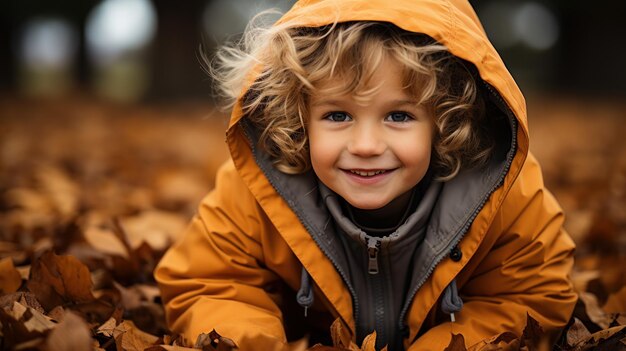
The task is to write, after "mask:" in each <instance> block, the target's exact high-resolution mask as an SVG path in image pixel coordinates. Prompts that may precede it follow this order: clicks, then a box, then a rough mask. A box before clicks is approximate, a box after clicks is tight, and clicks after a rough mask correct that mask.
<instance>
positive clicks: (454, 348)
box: [444, 334, 467, 351]
mask: <svg viewBox="0 0 626 351" xmlns="http://www.w3.org/2000/svg"><path fill="white" fill-rule="evenodd" d="M466 350H467V348H466V347H465V338H464V337H463V335H462V334H452V338H451V339H450V344H448V346H447V347H446V348H445V349H444V351H466Z"/></svg>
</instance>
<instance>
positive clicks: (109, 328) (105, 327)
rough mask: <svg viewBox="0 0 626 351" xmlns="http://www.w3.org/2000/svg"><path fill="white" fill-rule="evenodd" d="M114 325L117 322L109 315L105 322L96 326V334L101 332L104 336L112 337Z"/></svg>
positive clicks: (115, 325)
mask: <svg viewBox="0 0 626 351" xmlns="http://www.w3.org/2000/svg"><path fill="white" fill-rule="evenodd" d="M115 327H117V322H116V321H115V318H113V317H111V318H109V319H108V320H107V321H106V322H104V324H102V325H101V326H100V327H98V330H97V331H96V334H101V335H104V336H106V337H112V336H113V331H114V330H115Z"/></svg>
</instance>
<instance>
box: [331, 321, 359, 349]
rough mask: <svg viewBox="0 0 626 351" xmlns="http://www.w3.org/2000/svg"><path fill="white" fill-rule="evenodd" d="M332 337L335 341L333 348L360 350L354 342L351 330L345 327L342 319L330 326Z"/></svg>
mask: <svg viewBox="0 0 626 351" xmlns="http://www.w3.org/2000/svg"><path fill="white" fill-rule="evenodd" d="M330 336H331V338H332V340H333V346H335V347H338V348H343V349H348V350H355V351H358V350H360V347H358V346H357V345H356V344H355V343H354V342H352V335H351V334H350V332H349V329H348V328H346V327H345V326H344V325H343V322H342V321H341V319H340V318H337V319H335V321H334V322H333V324H331V326H330Z"/></svg>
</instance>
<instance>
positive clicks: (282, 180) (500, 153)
mask: <svg viewBox="0 0 626 351" xmlns="http://www.w3.org/2000/svg"><path fill="white" fill-rule="evenodd" d="M485 88H486V91H487V96H488V99H489V103H488V105H489V106H488V112H487V113H488V114H489V116H490V118H489V121H490V123H493V124H494V125H496V124H497V125H498V126H497V128H496V131H497V132H496V133H497V135H496V140H497V141H498V143H497V144H496V149H495V150H494V153H493V155H492V157H491V158H490V161H489V162H488V163H487V164H486V165H484V166H483V167H480V168H474V169H467V170H464V171H462V172H460V173H459V174H458V175H457V176H456V177H455V178H453V179H452V180H450V181H448V182H445V183H437V185H436V186H432V185H431V187H430V188H429V189H428V191H427V193H428V196H429V197H428V198H427V199H426V196H425V199H424V200H423V201H426V200H427V201H433V202H434V203H433V204H432V205H429V206H428V207H430V208H432V212H431V213H430V217H428V216H427V217H428V221H427V224H426V225H425V228H423V229H419V230H417V231H416V232H414V233H413V234H414V235H417V236H423V237H422V239H421V241H419V240H417V239H416V238H412V239H411V240H413V241H415V243H414V248H413V247H411V248H407V250H405V251H403V252H402V253H398V254H395V253H394V255H392V256H390V258H392V260H390V261H393V262H391V263H389V264H385V265H383V269H385V270H389V269H390V267H393V270H394V271H393V272H394V274H391V272H388V273H389V274H385V276H387V277H388V278H389V279H390V281H388V282H386V284H388V285H390V286H393V287H394V290H396V288H395V287H397V288H398V290H397V291H398V292H399V291H404V292H405V293H404V294H403V296H402V297H400V293H398V296H397V297H395V296H394V299H395V298H399V299H401V300H402V302H401V303H400V304H398V305H399V306H401V308H400V311H399V312H398V313H395V312H394V313H388V314H385V315H386V316H388V315H391V314H392V315H393V316H394V317H390V318H391V319H393V320H390V321H387V322H388V323H392V324H395V332H393V333H392V334H394V335H389V337H391V338H393V339H387V340H400V338H398V337H397V335H398V333H401V332H402V331H403V330H405V329H406V322H405V317H406V314H407V311H408V308H409V306H410V303H411V301H412V299H413V297H414V296H415V294H416V293H417V290H418V289H419V287H420V286H421V285H422V284H423V283H424V281H426V279H428V276H429V275H430V274H431V273H432V271H433V270H434V268H435V266H436V265H437V264H438V263H439V262H440V261H441V260H442V259H443V258H444V257H445V256H447V255H448V254H449V252H450V251H451V250H452V248H453V247H454V246H456V245H457V244H458V243H459V241H460V240H461V238H462V237H463V235H464V234H465V233H466V232H467V230H468V229H469V227H470V225H471V224H472V222H473V220H474V218H475V217H476V215H477V214H478V212H479V211H480V210H481V209H482V207H483V206H484V204H485V202H486V201H487V200H488V198H489V196H490V195H491V194H492V193H493V191H495V190H496V189H497V188H498V187H499V186H500V185H501V184H502V181H503V179H504V176H505V175H506V173H507V172H508V169H509V167H510V164H511V162H512V160H513V157H514V155H515V152H516V146H517V143H516V139H515V136H516V132H517V120H516V119H515V116H514V115H513V113H512V112H511V111H510V109H509V108H508V107H507V106H506V105H505V104H504V102H503V100H502V98H501V97H500V96H499V95H498V94H497V93H495V90H494V89H493V88H491V87H490V86H488V85H486V83H485ZM240 123H241V124H242V127H243V129H244V131H245V133H246V134H247V136H248V138H249V140H250V146H251V148H252V152H253V154H254V157H255V159H256V162H257V164H258V165H259V167H260V168H261V170H262V171H263V173H264V174H265V176H266V177H267V179H268V180H269V182H270V183H271V184H272V186H273V187H274V188H275V190H276V191H277V192H278V194H280V195H281V196H282V197H283V198H284V199H285V201H286V202H287V203H288V205H289V207H290V208H291V209H292V210H293V211H294V213H295V214H296V215H297V216H298V218H299V220H300V221H301V222H302V224H303V225H304V227H305V228H306V229H307V230H308V232H309V233H310V235H311V237H312V238H313V239H314V241H315V242H316V243H317V245H318V246H319V247H320V249H321V250H322V251H323V252H324V254H325V255H326V256H327V257H328V258H329V259H330V261H331V262H332V263H333V265H334V266H335V268H336V269H337V272H338V273H339V274H340V276H341V277H342V279H343V281H344V283H345V285H346V288H347V289H348V290H349V291H350V294H351V296H352V302H353V309H354V316H355V320H356V321H357V326H359V324H361V325H366V324H367V323H361V322H360V321H363V320H366V319H368V318H370V316H371V315H372V314H375V311H371V308H370V307H371V306H370V303H371V302H368V298H369V297H370V296H371V295H372V292H371V291H368V290H367V289H366V290H365V291H363V289H364V288H363V286H364V285H367V283H366V282H364V281H363V280H369V279H368V277H373V276H368V275H367V267H363V265H364V264H365V263H364V261H363V259H362V257H361V256H360V255H359V254H358V252H359V250H362V249H363V247H360V248H357V247H356V246H357V245H363V243H361V244H358V243H357V242H356V241H354V240H348V241H346V240H345V238H346V236H345V234H343V233H342V232H344V231H345V232H347V233H348V234H349V235H350V237H355V236H360V235H362V234H361V233H359V232H357V231H352V229H350V230H345V229H343V230H338V227H340V226H341V225H342V223H343V221H339V223H337V221H336V220H335V218H336V216H335V218H334V217H333V216H332V215H331V213H330V211H331V208H332V207H333V206H334V205H332V204H333V203H334V201H333V200H330V201H325V200H324V197H325V195H324V194H325V193H324V191H323V190H321V189H320V188H319V186H318V179H317V177H316V176H315V174H314V173H313V171H309V172H306V173H303V174H297V175H288V174H284V173H282V172H280V171H278V170H276V169H275V168H274V167H273V165H272V161H271V160H270V159H269V157H268V155H267V154H266V153H264V152H262V150H261V149H260V148H258V147H256V144H257V143H256V140H258V136H259V135H260V131H259V130H257V129H256V128H255V127H254V126H253V125H252V124H251V123H250V122H249V121H248V120H247V119H245V118H244V119H242V120H241V122H240ZM435 183H436V182H433V184H435ZM431 195H432V196H435V195H438V196H435V197H436V199H434V200H431V198H430V196H431ZM326 197H328V196H327V195H326ZM425 207H426V206H425ZM420 209H421V205H420V206H418V209H417V211H418V212H419V211H420ZM333 211H334V210H333ZM418 217H420V216H417V215H416V216H410V217H409V218H408V219H407V223H406V224H405V226H403V227H405V229H407V228H408V227H413V228H417V227H420V226H419V225H417V224H411V223H408V221H411V220H412V219H414V220H417V221H419V219H416V218H418ZM420 218H421V217H420ZM337 224H339V226H338V225H337ZM422 227H423V226H422ZM357 230H358V228H357ZM403 230H404V229H403ZM351 231H352V233H351ZM398 231H400V228H399V230H398ZM408 232H412V230H407V233H408ZM408 236H409V235H395V236H394V235H390V236H388V237H386V238H384V239H383V240H384V242H385V244H383V246H384V247H390V246H391V245H392V243H393V247H396V246H397V247H398V250H401V248H402V244H400V242H402V241H405V240H407V238H408ZM398 244H400V245H398ZM381 247H382V246H381ZM346 248H347V249H348V252H349V253H347V252H346V251H345V249H346ZM353 250H354V251H353ZM350 252H351V253H350ZM400 266H405V267H411V269H410V270H409V271H410V272H409V273H408V276H405V274H403V273H402V272H401V271H399V272H398V274H396V270H397V269H399V268H398V267H400ZM355 267H362V269H361V271H360V272H356V273H355ZM362 272H366V273H365V274H363V273H362ZM376 276H378V275H376ZM380 276H382V275H380ZM351 278H356V279H351ZM385 279H387V278H385ZM384 283H385V282H379V283H378V284H384ZM400 287H402V288H400ZM388 307H389V308H390V309H393V307H391V305H388ZM392 329H394V328H392ZM366 332H369V331H366V330H357V336H358V337H363V336H364V335H365V334H364V333H366ZM358 341H359V342H360V341H361V340H358ZM383 341H384V340H381V342H383ZM377 344H378V342H377ZM392 345H393V344H391V345H389V346H390V347H392V348H393V349H394V350H395V349H399V350H401V349H402V346H401V345H400V346H396V345H397V344H396V345H393V346H392ZM390 351H391V348H390Z"/></svg>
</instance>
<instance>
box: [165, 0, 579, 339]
mask: <svg viewBox="0 0 626 351" xmlns="http://www.w3.org/2000/svg"><path fill="white" fill-rule="evenodd" d="M245 43H246V45H245V47H244V51H239V50H238V49H237V48H226V49H225V50H224V51H222V53H221V55H220V56H219V58H220V59H221V61H220V64H218V65H217V66H215V67H217V68H215V67H214V68H215V70H214V71H213V74H214V76H215V77H217V78H218V79H220V81H221V82H222V84H223V85H222V88H223V90H224V91H225V92H227V93H228V94H229V96H230V98H231V99H232V102H233V106H234V108H233V112H232V117H231V122H230V126H229V128H228V131H227V143H228V145H229V148H230V152H231V157H232V161H231V162H229V163H227V164H226V165H224V166H223V167H222V168H221V169H220V170H219V172H218V176H217V182H216V188H215V190H213V191H212V192H211V193H210V194H209V195H208V196H207V197H206V198H205V200H204V201H203V202H202V204H201V206H200V208H199V211H198V214H197V216H196V217H195V218H194V219H193V221H192V223H191V225H190V226H189V228H188V229H187V232H186V233H185V236H184V237H183V238H182V240H181V241H180V242H178V243H177V244H176V245H175V246H173V247H172V248H171V249H170V251H169V252H167V254H166V255H165V256H164V258H163V260H162V261H161V262H160V264H159V266H158V268H157V270H156V273H155V276H156V279H157V280H158V282H159V284H160V287H161V290H162V296H163V301H164V303H165V307H166V313H167V319H168V322H169V325H170V327H171V328H172V330H174V331H176V332H180V333H183V334H184V335H185V336H186V337H187V338H188V339H189V340H190V341H191V342H193V341H194V340H195V338H196V336H197V335H198V334H200V333H203V332H205V333H206V332H209V331H210V330H211V329H213V328H215V329H216V330H217V332H218V333H220V334H221V335H223V336H226V337H228V338H231V339H233V340H234V341H235V343H236V344H238V345H239V347H240V349H242V350H283V349H286V342H287V341H288V340H291V339H293V338H298V337H301V336H302V335H304V333H307V334H308V335H309V337H310V340H311V342H312V343H313V342H317V341H323V342H325V343H328V342H329V340H328V334H329V326H330V324H331V323H332V321H333V320H335V319H336V318H339V319H340V321H341V323H343V326H344V328H346V329H347V330H348V331H349V332H350V333H351V335H352V338H353V340H354V341H355V342H356V343H357V344H360V343H361V341H362V340H363V338H364V337H365V336H366V335H368V334H370V333H371V332H373V331H374V330H375V331H376V333H377V342H376V346H377V348H378V349H380V348H382V347H383V346H384V345H388V348H389V350H426V349H428V350H441V349H443V348H444V347H445V346H446V345H448V343H449V342H450V338H451V334H452V333H455V334H459V333H460V334H463V336H464V338H465V342H466V344H467V346H470V345H473V344H475V343H477V342H479V341H481V340H483V339H486V338H489V337H492V336H494V335H497V334H500V333H502V332H505V331H512V332H515V333H517V334H520V333H521V331H522V329H523V327H524V325H525V323H526V315H527V313H528V314H530V315H531V316H532V317H533V318H535V319H536V320H537V321H538V322H539V323H540V324H541V326H542V327H543V328H544V329H545V330H547V331H549V332H550V331H557V330H558V328H559V327H563V326H564V325H565V324H566V323H567V321H568V319H569V317H570V315H571V313H572V310H573V307H574V304H575V302H576V295H575V293H574V292H573V290H572V286H571V284H570V282H569V281H568V278H567V274H568V271H569V270H570V268H571V266H572V252H573V249H574V245H573V242H572V241H571V239H570V238H569V237H568V236H567V234H566V233H565V232H564V231H563V229H562V222H563V215H562V213H561V209H560V208H559V205H558V204H557V203H556V201H555V200H554V198H553V197H552V195H550V193H549V192H548V191H547V190H546V189H545V188H544V185H543V181H542V178H541V169H540V168H539V165H538V163H537V161H536V160H535V158H534V157H533V156H532V155H531V154H530V153H529V151H528V145H529V140H528V131H527V125H526V109H525V102H524V98H523V96H522V94H521V93H520V91H519V90H518V88H517V86H516V85H515V82H514V81H513V79H512V78H511V76H510V75H509V73H508V72H507V70H506V68H505V66H504V64H503V63H502V61H501V60H500V58H499V56H498V55H497V53H496V52H495V50H494V49H493V47H492V46H491V44H490V43H489V42H488V40H487V38H486V35H485V33H484V32H483V29H482V27H481V25H480V23H479V21H478V19H477V17H476V15H475V13H474V12H473V10H472V9H471V6H470V5H469V3H467V2H466V1H464V0H395V1H387V0H319V1H316V0H302V1H300V2H298V3H296V5H294V6H293V8H292V9H291V10H290V11H289V12H288V13H287V14H285V15H284V16H283V17H282V18H281V19H280V20H279V21H278V22H277V24H275V25H274V26H273V27H272V28H270V29H267V30H265V31H263V32H261V33H259V32H258V31H256V30H250V31H248V33H247V36H246V37H245ZM296 302H297V304H296ZM300 306H302V307H300ZM324 338H326V339H324Z"/></svg>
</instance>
